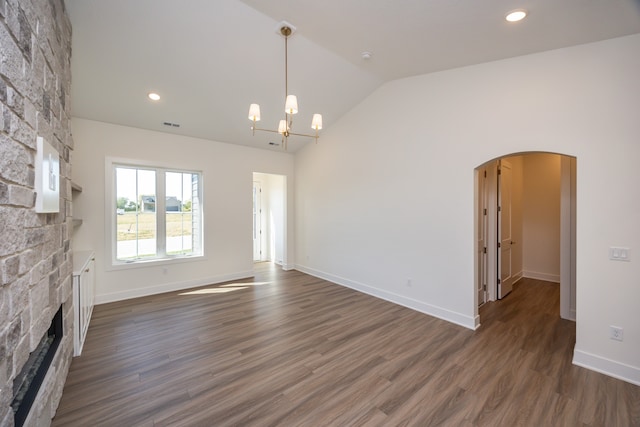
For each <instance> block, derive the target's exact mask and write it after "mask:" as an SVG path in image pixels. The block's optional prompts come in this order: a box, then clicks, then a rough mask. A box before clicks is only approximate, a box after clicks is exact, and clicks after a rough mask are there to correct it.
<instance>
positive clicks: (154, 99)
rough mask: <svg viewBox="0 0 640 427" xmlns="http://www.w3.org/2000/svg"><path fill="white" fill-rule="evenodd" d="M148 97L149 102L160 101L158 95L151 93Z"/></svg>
mask: <svg viewBox="0 0 640 427" xmlns="http://www.w3.org/2000/svg"><path fill="white" fill-rule="evenodd" d="M147 96H148V97H149V99H150V100H152V101H159V100H160V95H158V94H157V93H155V92H151V93H150V94H149V95H147Z"/></svg>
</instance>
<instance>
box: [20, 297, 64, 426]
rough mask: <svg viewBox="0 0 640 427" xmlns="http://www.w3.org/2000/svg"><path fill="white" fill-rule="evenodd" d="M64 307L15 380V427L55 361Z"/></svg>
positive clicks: (27, 412) (24, 418)
mask: <svg viewBox="0 0 640 427" xmlns="http://www.w3.org/2000/svg"><path fill="white" fill-rule="evenodd" d="M62 331H63V328H62V306H60V308H59V309H58V311H57V312H56V314H55V316H53V319H52V320H51V326H50V327H49V330H48V331H47V333H45V334H44V336H43V337H42V339H41V340H40V343H39V344H38V346H37V347H36V349H35V350H34V351H33V352H32V353H31V354H30V355H29V359H28V360H27V363H25V365H24V367H23V368H22V370H21V371H20V373H19V374H18V375H17V376H16V377H15V379H14V380H13V401H12V403H11V408H12V409H13V413H14V424H15V427H21V426H22V425H23V424H24V422H25V420H26V419H27V416H28V415H29V411H30V410H31V406H32V405H33V402H34V400H35V398H36V395H37V394H38V390H40V386H41V385H42V382H43V381H44V378H45V375H46V374H47V371H48V370H49V366H50V365H51V362H52V361H53V357H54V356H55V354H56V351H57V349H58V346H59V345H60V341H61V340H62V334H63V332H62Z"/></svg>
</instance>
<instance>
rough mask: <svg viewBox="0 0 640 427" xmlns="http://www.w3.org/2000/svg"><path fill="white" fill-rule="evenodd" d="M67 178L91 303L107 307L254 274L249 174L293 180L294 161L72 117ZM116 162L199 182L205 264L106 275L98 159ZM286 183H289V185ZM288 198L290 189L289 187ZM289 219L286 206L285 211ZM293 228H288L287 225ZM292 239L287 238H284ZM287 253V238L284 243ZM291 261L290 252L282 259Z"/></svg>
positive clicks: (286, 156) (156, 266)
mask: <svg viewBox="0 0 640 427" xmlns="http://www.w3.org/2000/svg"><path fill="white" fill-rule="evenodd" d="M72 130H73V136H74V141H75V149H74V152H73V165H74V168H73V180H74V181H75V182H77V183H78V184H79V185H81V186H82V187H83V192H82V193H81V194H79V195H78V196H77V197H75V198H74V203H73V205H74V206H73V207H74V216H76V217H78V216H79V217H82V218H83V221H84V222H83V224H82V225H81V226H80V227H77V229H76V230H75V233H74V236H73V238H74V242H73V246H74V249H75V250H82V249H93V250H95V251H96V292H97V297H96V298H97V301H98V302H107V301H114V300H119V299H125V298H131V297H135V296H141V295H148V294H153V293H158V292H163V291H169V290H174V289H182V288H185V287H193V286H199V285H206V284H210V283H215V282H221V281H225V280H232V279H237V278H240V277H247V276H251V275H252V274H253V257H252V254H253V251H252V244H253V239H252V195H251V194H252V181H253V171H255V170H260V171H263V172H267V173H277V174H282V175H286V176H292V174H293V170H294V167H293V156H291V155H290V154H286V153H281V152H272V151H267V150H259V149H254V148H248V147H241V146H237V145H231V144H223V143H219V142H214V141H206V140H201V139H195V138H189V137H182V136H177V135H171V134H167V133H160V132H152V131H146V130H141V129H135V128H129V127H124V126H116V125H111V124H106V123H101V122H95V121H90V120H84V119H80V118H74V119H73V121H72ZM106 157H116V158H125V159H132V160H143V161H146V162H154V163H156V164H157V165H159V166H171V167H176V168H181V169H187V170H198V171H202V173H203V180H204V184H203V185H204V247H205V258H204V259H199V260H196V261H189V262H173V263H170V264H158V263H149V264H148V265H145V266H134V267H133V268H125V269H113V268H112V267H111V265H110V259H109V256H108V255H107V254H106V253H105V224H106V223H107V221H106V220H105V197H104V194H105V158H106ZM292 181H293V180H289V182H292ZM288 191H289V193H292V192H293V186H291V188H289V189H288ZM288 211H289V213H290V217H291V218H292V217H293V206H292V205H291V204H289V205H288ZM290 224H291V225H290V227H291V228H293V222H291V223H290ZM289 234H290V235H293V232H290V233H289ZM289 243H290V244H291V247H292V245H293V240H291V242H289ZM284 257H285V262H288V263H293V262H294V261H293V251H292V250H290V252H289V256H288V257H287V254H284Z"/></svg>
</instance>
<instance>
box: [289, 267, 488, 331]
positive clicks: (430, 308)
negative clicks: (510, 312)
mask: <svg viewBox="0 0 640 427" xmlns="http://www.w3.org/2000/svg"><path fill="white" fill-rule="evenodd" d="M296 270H298V271H301V272H303V273H306V274H309V275H311V276H314V277H318V278H320V279H324V280H328V281H330V282H332V283H336V284H338V285H342V286H345V287H347V288H351V289H354V290H356V291H359V292H362V293H365V294H367V295H371V296H374V297H376V298H380V299H383V300H385V301H389V302H392V303H394V304H398V305H401V306H404V307H407V308H410V309H412V310H415V311H419V312H421V313H424V314H428V315H430V316H433V317H437V318H439V319H442V320H446V321H448V322H451V323H455V324H456V325H460V326H464V327H465V328H468V329H473V330H475V329H476V328H477V327H478V326H480V323H479V322H480V319H479V317H478V316H475V317H472V316H467V315H465V314H462V313H457V312H455V311H451V310H448V309H446V308H442V307H438V306H435V305H431V304H427V303H424V302H422V301H417V300H415V299H413V298H407V297H405V296H402V295H398V294H394V293H393V292H389V291H385V290H382V289H378V288H374V287H373V286H369V285H365V284H364V283H359V282H356V281H353V280H349V279H345V278H344V277H339V276H335V275H333V274H329V273H325V272H322V271H318V270H315V269H312V268H309V267H305V266H303V265H299V264H298V265H296Z"/></svg>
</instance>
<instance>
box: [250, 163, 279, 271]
mask: <svg viewBox="0 0 640 427" xmlns="http://www.w3.org/2000/svg"><path fill="white" fill-rule="evenodd" d="M286 188H287V187H286V176H284V175H275V174H266V173H259V172H254V173H253V260H254V262H261V261H271V262H274V263H276V264H279V265H282V264H283V260H284V258H285V253H286V247H285V242H286V239H285V230H286V199H287V197H286V196H287V195H286Z"/></svg>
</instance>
